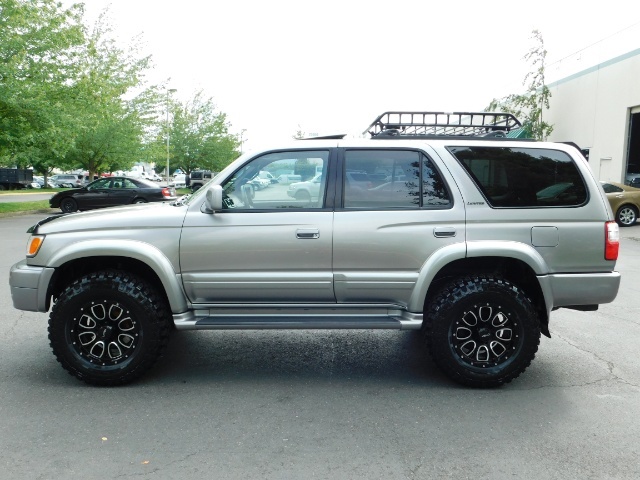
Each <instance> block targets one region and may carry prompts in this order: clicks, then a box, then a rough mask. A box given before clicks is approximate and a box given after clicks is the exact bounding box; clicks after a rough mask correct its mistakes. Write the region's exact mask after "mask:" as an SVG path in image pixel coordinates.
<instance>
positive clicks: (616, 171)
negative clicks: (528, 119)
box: [543, 49, 640, 182]
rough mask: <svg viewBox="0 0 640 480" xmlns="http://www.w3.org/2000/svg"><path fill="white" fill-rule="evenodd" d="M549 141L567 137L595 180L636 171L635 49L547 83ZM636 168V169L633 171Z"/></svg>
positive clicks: (639, 67)
mask: <svg viewBox="0 0 640 480" xmlns="http://www.w3.org/2000/svg"><path fill="white" fill-rule="evenodd" d="M548 87H549V90H550V91H551V95H552V97H551V99H550V105H549V107H550V108H549V110H545V111H543V115H544V120H545V121H546V122H548V123H550V124H551V125H553V127H554V130H553V132H552V134H551V135H550V137H549V140H550V141H558V142H561V141H572V142H575V143H576V144H578V145H579V146H580V148H581V149H583V150H586V151H587V153H588V158H589V164H590V165H591V168H592V170H593V171H594V173H595V175H596V177H597V178H599V179H600V180H609V181H614V182H624V177H625V174H626V172H627V169H628V165H631V168H632V169H633V168H634V167H635V168H637V169H640V49H636V50H633V51H631V52H629V53H626V54H624V55H620V56H618V57H615V58H613V59H611V60H608V61H606V62H603V63H600V64H598V65H595V66H593V67H591V68H588V69H585V70H583V71H581V72H579V73H576V74H574V75H571V76H568V77H566V78H564V79H562V80H558V81H556V82H554V83H551V84H550V85H548ZM639 171H640V170H639Z"/></svg>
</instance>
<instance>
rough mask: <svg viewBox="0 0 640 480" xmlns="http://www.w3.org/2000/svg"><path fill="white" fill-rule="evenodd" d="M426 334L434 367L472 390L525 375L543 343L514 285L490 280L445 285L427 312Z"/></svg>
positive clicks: (525, 300)
mask: <svg viewBox="0 0 640 480" xmlns="http://www.w3.org/2000/svg"><path fill="white" fill-rule="evenodd" d="M423 332H424V335H425V340H426V343H427V347H428V348H429V352H430V354H431V357H432V358H433V360H434V362H435V363H436V364H437V365H438V366H439V367H440V368H441V369H442V370H443V371H444V372H445V374H447V376H449V377H450V378H451V379H453V380H455V381H456V382H458V383H461V384H463V385H468V386H472V387H496V386H499V385H502V384H504V383H508V382H510V381H511V380H513V379H514V378H516V377H517V376H518V375H520V374H521V373H522V372H524V371H525V370H526V368H527V367H528V366H529V364H530V363H531V361H532V360H533V358H534V357H535V354H536V352H537V350H538V345H539V343H540V324H539V320H538V317H537V315H536V312H535V309H534V308H533V305H532V304H531V301H530V300H529V299H528V298H527V297H526V296H525V295H524V293H523V292H522V291H521V290H520V289H519V288H518V287H516V286H515V285H513V284H512V283H510V282H509V281H507V280H504V279H501V278H498V277H494V276H489V275H483V276H475V277H462V278H459V279H456V280H454V281H452V282H451V283H449V284H448V285H446V286H445V287H444V288H443V289H442V290H441V291H440V293H439V294H438V295H437V296H436V297H435V299H434V300H433V301H432V302H430V303H429V305H428V307H427V308H426V311H425V320H424V325H423Z"/></svg>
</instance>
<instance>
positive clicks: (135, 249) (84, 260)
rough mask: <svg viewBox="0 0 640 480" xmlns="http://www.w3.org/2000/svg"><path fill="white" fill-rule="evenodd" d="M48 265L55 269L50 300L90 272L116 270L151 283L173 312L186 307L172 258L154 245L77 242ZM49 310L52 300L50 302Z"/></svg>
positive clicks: (182, 310) (179, 311) (119, 242)
mask: <svg viewBox="0 0 640 480" xmlns="http://www.w3.org/2000/svg"><path fill="white" fill-rule="evenodd" d="M49 266H51V267H53V268H55V273H54V274H53V276H52V278H51V281H50V282H49V287H48V289H47V302H50V299H51V298H52V297H53V298H57V297H58V295H59V294H60V292H61V291H62V290H63V289H64V288H65V287H66V286H67V285H69V284H70V283H71V282H72V281H73V280H75V279H77V278H79V277H81V276H82V275H85V274H87V273H90V272H94V271H98V270H104V269H110V270H113V269H117V270H124V271H128V272H130V273H132V274H135V275H137V276H139V277H141V278H143V279H144V280H146V281H147V282H149V283H150V284H151V285H152V286H153V287H154V288H156V290H157V291H158V294H160V295H162V297H163V298H164V299H165V300H166V301H167V302H168V304H169V306H170V308H171V311H172V312H173V313H181V312H184V311H186V310H187V308H188V305H187V301H186V296H185V294H184V291H183V289H182V284H181V282H180V280H179V277H178V276H177V275H176V273H175V271H174V268H173V266H172V264H171V262H170V261H169V259H168V258H167V257H166V256H165V255H164V254H163V253H162V252H161V251H160V250H158V249H157V248H155V247H154V246H153V245H150V244H148V243H144V242H132V241H124V240H109V242H108V243H107V244H105V242H104V241H97V240H96V241H88V242H81V243H74V244H72V245H70V246H68V247H65V248H62V249H61V250H59V251H58V252H56V253H55V254H54V255H53V256H52V258H51V260H50V262H49ZM46 307H47V309H48V308H49V303H47V306H46Z"/></svg>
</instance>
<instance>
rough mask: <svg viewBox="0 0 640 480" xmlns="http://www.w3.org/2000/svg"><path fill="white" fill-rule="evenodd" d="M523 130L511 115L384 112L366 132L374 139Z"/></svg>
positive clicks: (498, 134) (501, 134)
mask: <svg viewBox="0 0 640 480" xmlns="http://www.w3.org/2000/svg"><path fill="white" fill-rule="evenodd" d="M519 128H522V124H521V123H520V122H519V121H518V119H517V118H516V117H515V116H513V115H512V114H510V113H493V112H452V113H447V112H385V113H383V114H382V115H380V116H379V117H378V118H376V119H375V120H374V121H373V123H372V124H371V125H370V126H369V128H368V129H367V130H365V131H364V132H363V133H365V134H366V133H369V134H370V135H371V137H372V138H388V137H405V138H406V137H420V138H425V137H429V138H431V137H441V136H447V137H452V136H453V137H456V136H457V137H469V136H474V137H497V138H500V137H502V138H504V137H506V136H507V133H509V132H510V131H511V130H515V129H519Z"/></svg>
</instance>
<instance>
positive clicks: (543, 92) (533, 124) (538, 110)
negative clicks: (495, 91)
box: [485, 30, 553, 140]
mask: <svg viewBox="0 0 640 480" xmlns="http://www.w3.org/2000/svg"><path fill="white" fill-rule="evenodd" d="M532 38H533V40H534V46H533V47H532V48H531V50H529V52H528V53H527V54H526V55H525V56H524V59H525V60H526V61H527V62H530V64H531V71H530V72H529V73H527V75H526V76H525V78H524V80H523V82H522V84H523V85H525V86H526V91H525V92H524V93H522V94H511V95H507V96H506V97H503V98H501V99H493V100H492V101H491V103H490V104H489V106H488V107H487V108H486V109H485V111H487V112H491V111H500V112H506V113H512V114H513V115H515V116H516V118H518V119H519V120H520V121H521V122H522V124H523V127H524V129H525V130H526V132H527V136H528V137H530V138H535V139H537V140H546V138H547V137H548V136H549V135H550V134H551V132H552V131H553V125H550V124H549V123H547V122H545V121H544V120H543V112H544V110H545V109H546V110H548V109H549V98H551V92H550V91H549V88H548V87H547V85H546V84H545V76H544V75H545V59H546V57H547V51H546V50H545V48H544V40H543V39H542V35H541V34H540V32H539V31H538V30H533V32H532Z"/></svg>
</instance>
